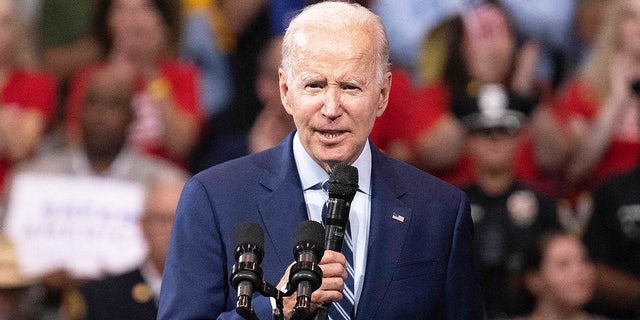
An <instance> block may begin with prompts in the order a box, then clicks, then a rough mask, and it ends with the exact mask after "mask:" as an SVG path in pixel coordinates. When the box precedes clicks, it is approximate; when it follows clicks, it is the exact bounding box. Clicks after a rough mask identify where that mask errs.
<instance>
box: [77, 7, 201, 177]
mask: <svg viewBox="0 0 640 320" xmlns="http://www.w3.org/2000/svg"><path fill="white" fill-rule="evenodd" d="M172 3H173V2H171V1H168V0H108V1H103V2H101V3H100V4H99V5H98V7H97V11H96V12H97V14H96V19H95V21H96V30H97V31H96V36H97V37H98V39H99V40H100V42H101V43H102V45H103V49H104V51H105V59H104V61H103V62H102V63H100V64H99V65H94V66H90V67H87V68H85V69H84V70H82V71H80V72H79V73H78V74H76V75H75V77H74V79H73V80H72V83H71V87H70V93H69V97H68V101H67V116H66V124H67V129H68V134H69V138H70V140H71V141H72V142H78V139H79V136H78V123H79V121H78V119H79V115H80V107H81V102H82V101H83V98H84V95H85V91H86V83H87V79H89V77H90V76H91V75H92V74H93V73H95V72H96V71H97V70H101V69H108V70H110V72H121V73H128V74H130V75H131V76H132V77H134V82H135V84H136V95H135V97H134V102H133V104H134V109H135V111H136V121H135V123H134V125H133V128H132V130H131V132H130V135H129V143H130V144H131V145H132V146H133V147H134V148H135V149H137V150H139V151H142V152H144V153H148V154H154V155H158V156H161V157H164V158H166V159H169V160H172V161H174V162H175V163H178V164H182V165H186V164H187V160H188V156H189V154H190V152H191V150H192V149H193V147H194V146H195V144H196V143H197V141H198V140H199V136H200V130H201V127H202V122H203V120H202V119H203V118H204V117H203V115H202V111H201V109H200V102H199V100H198V89H197V86H198V83H197V72H196V69H195V68H194V67H193V66H191V65H189V64H186V63H184V62H180V61H178V60H176V58H175V54H174V53H175V50H174V49H175V48H174V45H175V43H174V41H175V40H177V30H178V25H177V22H176V21H177V20H176V17H174V14H175V13H176V12H178V11H176V10H175V8H174V7H173V5H172Z"/></svg>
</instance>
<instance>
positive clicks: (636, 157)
mask: <svg viewBox="0 0 640 320" xmlns="http://www.w3.org/2000/svg"><path fill="white" fill-rule="evenodd" d="M559 107H560V113H561V117H563V120H564V121H563V122H564V123H568V122H569V120H570V119H572V118H582V119H584V120H586V121H589V122H590V121H593V120H594V119H595V118H596V117H597V115H598V112H599V108H600V101H598V98H597V97H596V95H595V94H594V92H593V91H592V90H591V89H590V88H589V87H588V86H587V85H586V84H585V83H584V82H582V81H581V80H573V81H572V82H570V83H568V85H567V87H566V88H565V91H564V92H563V95H562V99H561V100H560V106H559ZM627 112H628V114H627V115H625V117H624V120H623V121H622V123H620V124H619V126H617V130H616V132H615V133H614V135H613V137H612V140H611V143H610V145H609V147H608V148H607V150H606V151H605V154H604V155H603V157H602V159H601V160H600V162H599V163H598V165H597V166H596V168H595V169H594V170H593V174H591V175H589V176H587V179H586V181H585V184H584V185H583V186H582V187H583V188H586V189H591V188H592V187H593V186H595V185H596V184H600V183H602V182H604V181H605V180H607V179H608V178H611V177H612V176H615V175H619V174H623V173H627V172H629V171H631V170H632V169H633V168H635V166H636V165H637V164H638V163H639V161H640V128H639V127H638V118H639V117H638V110H637V108H631V107H630V108H628V111H627Z"/></svg>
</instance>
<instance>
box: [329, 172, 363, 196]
mask: <svg viewBox="0 0 640 320" xmlns="http://www.w3.org/2000/svg"><path fill="white" fill-rule="evenodd" d="M356 191H358V168H356V167H354V166H350V165H347V164H343V163H338V164H336V165H334V166H333V168H331V174H330V175H329V197H331V198H339V199H345V200H348V201H351V200H353V197H354V196H355V195H356Z"/></svg>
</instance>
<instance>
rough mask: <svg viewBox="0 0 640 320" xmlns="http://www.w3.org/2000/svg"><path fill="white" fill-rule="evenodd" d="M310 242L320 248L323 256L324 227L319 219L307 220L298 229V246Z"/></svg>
mask: <svg viewBox="0 0 640 320" xmlns="http://www.w3.org/2000/svg"><path fill="white" fill-rule="evenodd" d="M306 243H308V244H309V246H310V247H315V248H316V249H317V250H318V255H319V256H320V257H321V256H322V254H324V227H323V226H322V224H320V223H319V222H317V221H313V220H305V221H302V222H300V224H298V228H297V229H296V247H298V246H302V245H304V244H306ZM318 259H319V258H318Z"/></svg>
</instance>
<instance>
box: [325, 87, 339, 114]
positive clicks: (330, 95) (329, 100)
mask: <svg viewBox="0 0 640 320" xmlns="http://www.w3.org/2000/svg"><path fill="white" fill-rule="evenodd" d="M341 113H342V106H341V101H340V89H339V88H337V87H334V86H329V87H328V88H327V91H326V92H325V94H324V105H323V106H322V115H324V116H325V117H328V118H332V119H334V118H337V117H339V116H340V114H341Z"/></svg>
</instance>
